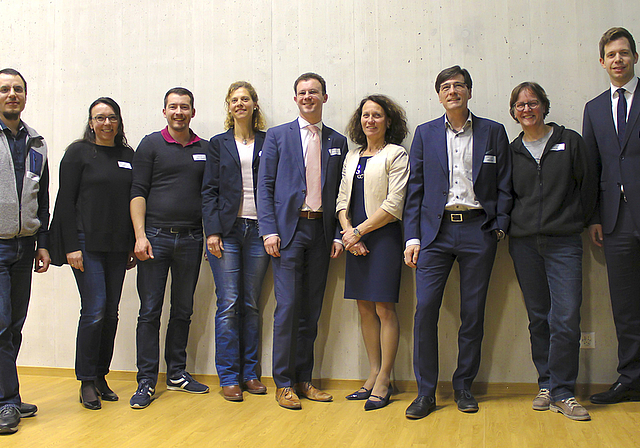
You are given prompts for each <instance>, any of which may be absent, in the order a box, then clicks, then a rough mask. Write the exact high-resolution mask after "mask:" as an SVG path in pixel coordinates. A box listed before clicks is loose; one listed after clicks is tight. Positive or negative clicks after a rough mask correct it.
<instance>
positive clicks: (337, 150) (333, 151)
mask: <svg viewBox="0 0 640 448" xmlns="http://www.w3.org/2000/svg"><path fill="white" fill-rule="evenodd" d="M340 154H341V152H340V148H329V155H330V156H339V155H340Z"/></svg>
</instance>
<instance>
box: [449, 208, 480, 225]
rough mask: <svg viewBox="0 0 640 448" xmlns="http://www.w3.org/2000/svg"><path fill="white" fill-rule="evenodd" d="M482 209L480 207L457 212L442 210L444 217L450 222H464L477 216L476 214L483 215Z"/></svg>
mask: <svg viewBox="0 0 640 448" xmlns="http://www.w3.org/2000/svg"><path fill="white" fill-rule="evenodd" d="M483 215H484V210H482V209H481V208H479V209H473V210H464V211H463V210H461V211H459V212H450V211H449V210H445V211H444V219H446V220H447V221H450V222H465V221H467V220H469V219H473V218H477V217H478V216H483Z"/></svg>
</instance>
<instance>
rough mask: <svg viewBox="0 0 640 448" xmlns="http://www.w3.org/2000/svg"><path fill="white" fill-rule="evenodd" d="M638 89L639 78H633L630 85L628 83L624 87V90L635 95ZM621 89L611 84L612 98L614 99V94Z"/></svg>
mask: <svg viewBox="0 0 640 448" xmlns="http://www.w3.org/2000/svg"><path fill="white" fill-rule="evenodd" d="M636 87H638V77H637V76H634V77H633V78H631V81H629V82H628V83H626V84H625V85H623V86H622V88H623V89H624V90H626V91H627V92H629V93H631V94H633V93H634V92H635V91H636ZM619 88H620V87H616V86H614V85H613V84H611V98H613V94H614V93H616V91H617V90H618V89H619Z"/></svg>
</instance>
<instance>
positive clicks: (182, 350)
mask: <svg viewBox="0 0 640 448" xmlns="http://www.w3.org/2000/svg"><path fill="white" fill-rule="evenodd" d="M146 232H147V238H148V239H149V242H150V243H151V247H152V249H153V256H154V258H152V259H148V260H145V261H140V262H138V295H139V296H140V313H139V315H138V327H137V331H136V345H137V366H138V375H137V380H138V382H140V381H141V380H142V379H149V380H151V381H152V383H153V384H154V385H155V384H156V382H157V380H158V366H159V357H160V314H161V313H162V304H163V302H164V292H165V288H166V285H167V277H168V275H169V270H171V312H170V315H169V325H168V327H167V337H166V341H165V352H164V357H165V361H166V362H167V378H176V377H178V376H180V375H181V374H182V373H183V372H184V371H185V369H186V365H187V350H186V349H187V341H188V339H189V325H190V324H191V314H192V313H193V293H194V292H195V289H196V283H197V282H198V275H199V274H200V261H201V260H202V239H203V237H202V230H201V229H200V230H198V229H193V230H192V231H187V232H181V233H172V232H171V231H170V230H169V229H158V228H154V227H148V226H147V229H146Z"/></svg>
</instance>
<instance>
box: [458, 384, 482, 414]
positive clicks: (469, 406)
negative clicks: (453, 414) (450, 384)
mask: <svg viewBox="0 0 640 448" xmlns="http://www.w3.org/2000/svg"><path fill="white" fill-rule="evenodd" d="M453 399H454V400H455V402H456V403H458V410H459V411H462V412H478V402H477V401H476V399H475V398H473V395H472V394H471V392H469V391H468V390H464V389H463V390H455V391H453Z"/></svg>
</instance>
